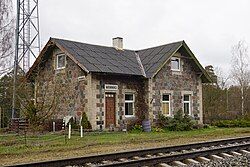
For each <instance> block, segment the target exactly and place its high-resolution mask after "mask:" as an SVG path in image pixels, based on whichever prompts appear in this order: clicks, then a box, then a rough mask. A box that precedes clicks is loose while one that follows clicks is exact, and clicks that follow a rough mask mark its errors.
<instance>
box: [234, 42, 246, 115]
mask: <svg viewBox="0 0 250 167" xmlns="http://www.w3.org/2000/svg"><path fill="white" fill-rule="evenodd" d="M231 75H232V79H233V81H234V82H235V83H236V84H237V85H238V86H240V89H241V114H242V115H244V114H246V113H245V97H246V92H247V89H248V87H249V83H250V71H249V55H248V47H247V45H246V43H245V42H244V41H239V42H238V43H237V44H236V45H234V46H233V47H232V69H231Z"/></svg>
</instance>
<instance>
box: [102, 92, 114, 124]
mask: <svg viewBox="0 0 250 167" xmlns="http://www.w3.org/2000/svg"><path fill="white" fill-rule="evenodd" d="M107 94H112V95H113V96H114V97H113V98H114V126H116V93H115V92H105V99H104V100H105V103H104V104H105V105H104V109H105V112H104V114H105V128H108V126H107V115H106V113H107V111H106V95H107Z"/></svg>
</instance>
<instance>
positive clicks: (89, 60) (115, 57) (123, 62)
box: [51, 38, 182, 78]
mask: <svg viewBox="0 0 250 167" xmlns="http://www.w3.org/2000/svg"><path fill="white" fill-rule="evenodd" d="M51 40H53V41H54V42H56V43H57V44H59V45H60V46H62V47H63V48H64V49H65V50H67V52H68V53H70V54H71V55H72V56H74V58H75V59H76V60H77V61H78V62H79V63H80V64H82V65H83V66H84V67H85V68H86V69H87V70H88V71H90V72H103V73H114V74H127V75H141V76H145V74H146V76H145V77H147V78H149V77H152V76H153V75H154V74H155V73H156V72H157V70H158V69H159V67H160V66H161V65H162V64H163V63H164V62H165V61H166V60H167V59H168V58H169V57H170V56H171V55H172V54H173V53H174V52H175V51H176V50H177V49H178V48H179V47H180V46H181V45H182V41H181V42H176V43H171V44H166V45H162V46H157V47H153V48H148V49H143V50H139V51H133V50H126V49H124V50H117V49H115V48H114V47H106V46H99V45H92V44H86V43H80V42H75V41H69V40H64V39H57V38H51ZM138 56H139V59H140V60H138ZM140 63H141V64H140ZM142 68H143V69H142Z"/></svg>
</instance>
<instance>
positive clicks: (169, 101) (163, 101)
mask: <svg viewBox="0 0 250 167" xmlns="http://www.w3.org/2000/svg"><path fill="white" fill-rule="evenodd" d="M164 95H168V96H169V98H168V101H165V100H163V96H164ZM170 99H171V94H170V93H163V94H162V96H161V102H162V104H163V103H168V107H169V113H168V114H164V113H163V108H162V114H163V115H165V116H171V113H172V112H171V104H170V103H171V100H170Z"/></svg>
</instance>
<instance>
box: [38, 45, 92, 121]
mask: <svg viewBox="0 0 250 167" xmlns="http://www.w3.org/2000/svg"><path fill="white" fill-rule="evenodd" d="M59 53H62V52H61V51H60V50H59V49H55V50H54V51H53V52H52V53H51V54H52V56H48V57H49V60H47V61H46V62H45V64H44V66H43V67H44V68H42V69H41V70H39V69H38V72H39V74H38V77H36V78H35V83H36V92H37V93H36V97H37V99H38V102H39V101H40V102H41V101H43V100H44V101H45V102H46V103H47V104H51V101H52V99H53V98H54V99H55V103H54V104H53V105H54V106H53V108H54V114H53V116H52V117H53V119H63V117H64V116H67V115H71V116H73V117H76V118H77V119H79V118H80V116H81V114H82V112H86V111H87V106H86V105H87V102H88V99H87V98H86V96H87V91H86V87H87V86H88V82H87V80H86V79H85V80H81V81H80V80H78V77H80V76H86V74H85V73H84V72H83V71H82V70H81V69H80V67H79V66H77V65H76V64H75V63H74V62H73V61H72V60H71V59H70V58H69V57H66V67H65V68H64V69H59V70H57V69H56V68H55V65H56V55H57V54H59ZM43 96H45V99H43Z"/></svg>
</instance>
